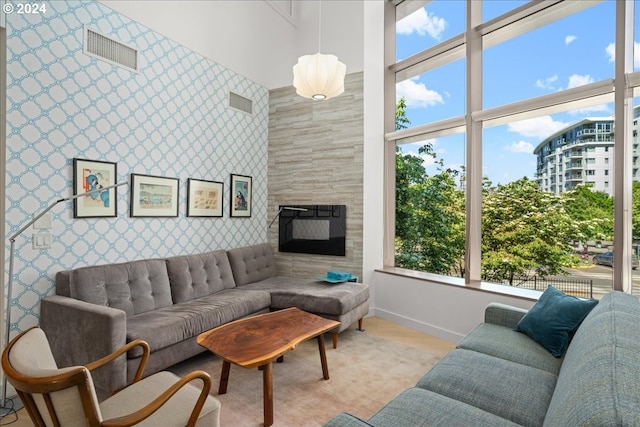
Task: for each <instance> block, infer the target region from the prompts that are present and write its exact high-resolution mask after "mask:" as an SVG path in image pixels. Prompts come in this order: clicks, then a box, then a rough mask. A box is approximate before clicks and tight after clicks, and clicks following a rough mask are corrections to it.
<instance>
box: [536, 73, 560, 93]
mask: <svg viewBox="0 0 640 427" xmlns="http://www.w3.org/2000/svg"><path fill="white" fill-rule="evenodd" d="M557 81H558V75H557V74H556V75H553V76H551V77H547V78H546V79H538V80H536V87H538V88H540V89H547V90H555V86H554V85H553V83H555V82H557Z"/></svg>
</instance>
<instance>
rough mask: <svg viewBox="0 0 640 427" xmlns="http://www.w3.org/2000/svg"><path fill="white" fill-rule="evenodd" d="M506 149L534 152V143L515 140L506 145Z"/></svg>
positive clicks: (516, 151)
mask: <svg viewBox="0 0 640 427" xmlns="http://www.w3.org/2000/svg"><path fill="white" fill-rule="evenodd" d="M504 149H505V150H507V151H511V152H512V153H527V154H533V144H532V143H530V142H527V141H524V140H520V141H518V142H513V143H511V144H509V145H507V146H506V147H504Z"/></svg>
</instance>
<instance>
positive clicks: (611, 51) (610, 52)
mask: <svg viewBox="0 0 640 427" xmlns="http://www.w3.org/2000/svg"><path fill="white" fill-rule="evenodd" d="M634 47H635V46H634ZM604 51H605V53H606V54H607V56H608V57H609V62H614V61H615V60H616V44H615V43H609V45H608V46H607V47H605V48H604Z"/></svg>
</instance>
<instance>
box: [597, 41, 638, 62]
mask: <svg viewBox="0 0 640 427" xmlns="http://www.w3.org/2000/svg"><path fill="white" fill-rule="evenodd" d="M604 51H605V53H606V55H607V56H608V57H609V62H614V61H615V60H616V44H615V43H609V44H608V45H607V47H605V48H604ZM633 66H634V68H640V43H638V42H633Z"/></svg>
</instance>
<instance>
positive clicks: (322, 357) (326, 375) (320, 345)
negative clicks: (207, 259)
mask: <svg viewBox="0 0 640 427" xmlns="http://www.w3.org/2000/svg"><path fill="white" fill-rule="evenodd" d="M318 350H319V351H320V363H322V377H323V378H324V379H325V380H328V379H329V365H327V353H326V352H325V351H324V334H320V335H318Z"/></svg>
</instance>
